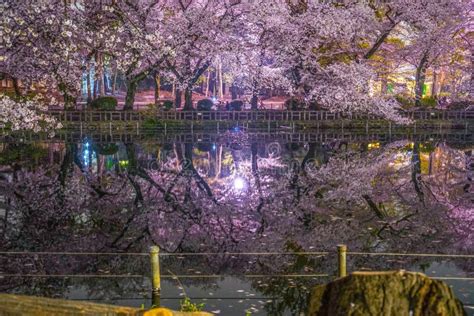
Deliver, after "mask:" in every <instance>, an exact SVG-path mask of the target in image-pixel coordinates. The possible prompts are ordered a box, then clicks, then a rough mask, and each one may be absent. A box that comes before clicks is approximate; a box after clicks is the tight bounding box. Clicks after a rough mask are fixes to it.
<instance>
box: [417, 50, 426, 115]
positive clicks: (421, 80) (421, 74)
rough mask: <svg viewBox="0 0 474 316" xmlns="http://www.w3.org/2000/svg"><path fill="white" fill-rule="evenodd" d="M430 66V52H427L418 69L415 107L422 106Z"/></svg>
mask: <svg viewBox="0 0 474 316" xmlns="http://www.w3.org/2000/svg"><path fill="white" fill-rule="evenodd" d="M427 64H428V52H425V53H424V54H423V56H422V58H421V60H420V63H419V64H418V67H417V68H416V78H415V80H416V81H415V105H416V106H421V99H422V98H423V86H424V84H425V78H426V68H427V67H426V66H427Z"/></svg>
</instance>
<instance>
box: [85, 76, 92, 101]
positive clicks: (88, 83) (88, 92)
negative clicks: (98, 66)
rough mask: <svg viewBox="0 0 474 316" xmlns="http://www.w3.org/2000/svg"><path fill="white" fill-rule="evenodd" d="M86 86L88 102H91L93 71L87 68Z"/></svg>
mask: <svg viewBox="0 0 474 316" xmlns="http://www.w3.org/2000/svg"><path fill="white" fill-rule="evenodd" d="M86 86H87V104H90V103H91V102H92V90H91V72H90V69H87V75H86Z"/></svg>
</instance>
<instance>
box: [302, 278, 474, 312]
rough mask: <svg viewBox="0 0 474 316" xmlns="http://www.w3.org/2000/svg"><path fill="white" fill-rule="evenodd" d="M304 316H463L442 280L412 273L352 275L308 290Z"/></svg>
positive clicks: (459, 306) (451, 293)
mask: <svg viewBox="0 0 474 316" xmlns="http://www.w3.org/2000/svg"><path fill="white" fill-rule="evenodd" d="M305 315H310V316H315V315H412V316H421V315H466V313H465V312H464V310H463V305H462V303H461V302H460V301H459V300H458V299H457V298H456V297H455V295H454V293H453V290H452V289H451V288H450V287H449V286H448V285H447V284H446V283H444V282H443V281H440V280H433V279H430V278H429V277H427V276H425V275H423V274H421V273H415V272H405V271H403V270H401V271H389V272H376V271H374V272H367V271H364V272H354V273H352V274H351V275H349V276H347V277H344V278H339V279H337V280H335V281H333V282H330V283H328V284H326V285H322V286H316V287H315V288H313V290H312V291H311V295H310V299H309V308H308V310H307V313H306V314H305Z"/></svg>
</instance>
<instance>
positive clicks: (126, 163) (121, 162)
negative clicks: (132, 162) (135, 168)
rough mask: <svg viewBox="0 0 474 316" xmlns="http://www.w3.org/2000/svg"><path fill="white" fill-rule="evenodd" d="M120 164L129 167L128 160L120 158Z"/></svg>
mask: <svg viewBox="0 0 474 316" xmlns="http://www.w3.org/2000/svg"><path fill="white" fill-rule="evenodd" d="M119 165H120V167H127V166H128V160H120V161H119Z"/></svg>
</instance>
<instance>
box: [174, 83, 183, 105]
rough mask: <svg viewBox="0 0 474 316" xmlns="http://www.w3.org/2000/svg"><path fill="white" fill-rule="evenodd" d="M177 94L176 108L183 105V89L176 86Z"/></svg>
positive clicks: (175, 98)
mask: <svg viewBox="0 0 474 316" xmlns="http://www.w3.org/2000/svg"><path fill="white" fill-rule="evenodd" d="M174 93H175V96H174V106H175V108H177V109H178V108H180V107H181V99H182V92H181V89H180V88H178V87H176V89H175V92H174Z"/></svg>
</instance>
